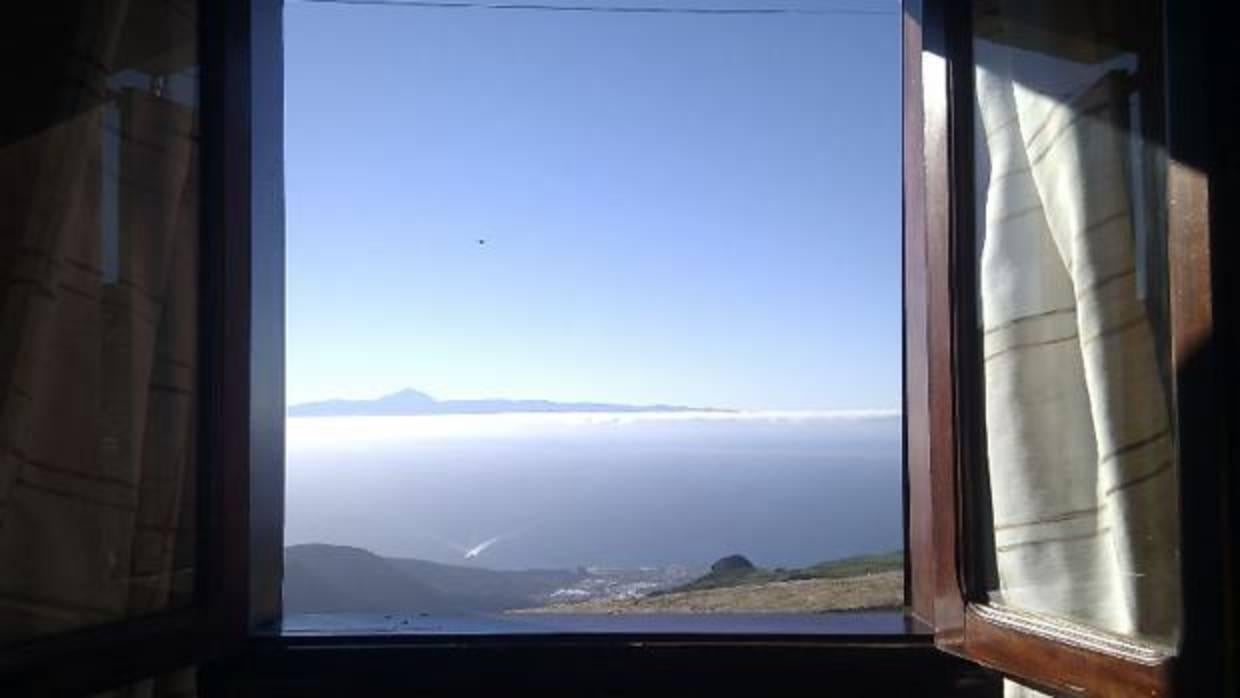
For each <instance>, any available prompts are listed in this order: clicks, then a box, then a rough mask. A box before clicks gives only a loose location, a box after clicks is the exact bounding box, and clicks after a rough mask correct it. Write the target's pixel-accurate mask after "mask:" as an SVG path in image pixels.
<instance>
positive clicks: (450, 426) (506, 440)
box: [285, 411, 903, 570]
mask: <svg viewBox="0 0 1240 698" xmlns="http://www.w3.org/2000/svg"><path fill="white" fill-rule="evenodd" d="M901 424H902V422H901V416H900V415H899V414H898V413H892V412H882V411H855V412H737V413H730V412H652V413H597V412H596V413H520V414H479V415H425V416H392V417H386V416H385V417H292V418H289V419H288V421H287V430H286V464H287V465H286V469H285V470H286V488H287V489H286V497H285V506H286V516H285V526H286V528H285V542H286V544H289V545H293V544H298V543H333V544H339V545H351V546H356V547H359V548H364V549H366V550H369V551H371V552H374V553H377V554H380V555H383V556H387V557H413V558H422V559H427V560H434V561H438V562H445V563H454V564H469V565H476V566H484V567H489V568H493V569H528V568H579V567H585V568H596V569H607V568H616V569H630V570H631V569H642V568H669V567H672V568H674V567H685V568H689V569H696V568H701V567H703V566H706V565H709V564H710V563H711V562H713V561H714V560H717V559H719V558H721V557H723V556H726V555H732V554H740V555H744V556H745V557H747V558H749V559H750V560H751V561H752V562H753V563H754V564H756V565H759V566H763V567H800V566H806V565H811V564H814V563H817V562H821V561H825V560H832V559H837V558H841V557H846V556H850V555H857V554H866V553H878V552H889V551H892V550H897V549H899V548H900V547H901V545H902V537H903V536H902V531H903V524H902V503H901V467H900V466H901ZM479 548H480V549H479ZM471 550H472V551H473V552H474V554H473V555H472V556H469V557H467V556H466V554H467V553H469V552H471Z"/></svg>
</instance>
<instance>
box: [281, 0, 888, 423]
mask: <svg viewBox="0 0 1240 698" xmlns="http://www.w3.org/2000/svg"><path fill="white" fill-rule="evenodd" d="M556 1H557V2H560V3H561V4H570V3H569V0H556ZM609 4H635V3H621V2H617V1H615V0H609ZM659 4H663V5H669V4H672V3H668V2H661V3H659ZM680 4H681V5H684V6H715V7H737V6H745V7H761V6H764V3H762V2H760V1H759V0H734V1H733V0H718V1H717V2H706V0H703V1H702V2H696V3H694V2H682V3H680ZM775 4H776V3H765V5H766V6H771V5H775ZM779 4H780V5H783V6H787V5H786V4H784V3H779ZM799 6H801V7H823V6H827V5H826V4H825V3H820V2H813V1H812V0H800V5H799ZM848 6H849V7H872V8H882V9H891V10H892V14H884V15H875V16H865V15H829V16H723V17H719V16H703V15H616V14H580V13H546V12H513V11H493V10H477V9H475V10H432V9H411V8H393V7H375V6H359V5H325V4H308V3H295V2H289V3H288V4H287V5H286V10H285V22H286V24H285V49H286V59H285V69H286V100H287V104H286V181H287V205H288V332H287V341H288V362H287V366H288V399H289V401H290V403H296V402H302V401H306V400H312V399H320V398H327V397H369V396H377V395H380V394H383V393H387V392H392V391H395V390H398V389H401V388H404V387H415V388H418V389H420V390H424V391H427V392H429V393H431V394H433V395H435V396H436V397H441V398H466V397H514V398H545V399H552V400H600V401H615V402H624V403H649V402H665V403H675V404H684V405H700V406H716V407H732V408H741V409H837V408H838V409H844V408H891V407H898V406H899V404H900V398H899V395H900V220H901V216H900V130H899V129H900V101H899V91H900V85H899V65H900V64H899V59H900V57H899V30H900V25H899V16H898V15H897V14H895V9H896V3H894V2H888V3H875V2H869V3H867V2H866V1H865V0H856V2H854V3H853V4H851V5H848ZM480 239H481V240H485V241H486V242H485V244H481V245H480V244H479V243H478V241H479V240H480Z"/></svg>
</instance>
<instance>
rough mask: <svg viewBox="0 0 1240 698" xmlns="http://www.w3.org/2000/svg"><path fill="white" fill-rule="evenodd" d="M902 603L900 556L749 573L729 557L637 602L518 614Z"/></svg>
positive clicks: (820, 608)
mask: <svg viewBox="0 0 1240 698" xmlns="http://www.w3.org/2000/svg"><path fill="white" fill-rule="evenodd" d="M903 603H904V554H903V552H893V553H885V554H882V555H862V556H856V557H850V558H844V559H841V560H832V561H829V562H823V563H819V564H817V565H813V566H810V567H803V568H798V569H782V568H777V569H773V570H768V569H762V568H760V567H754V566H752V565H751V564H750V563H749V561H748V560H746V559H745V558H743V557H741V556H739V555H734V556H729V557H727V558H724V559H722V560H720V561H719V562H716V563H715V565H713V566H712V569H711V571H710V572H709V573H707V574H706V575H704V576H702V577H699V578H698V579H695V580H694V581H692V582H689V583H688V584H684V585H681V586H679V587H676V588H674V589H669V590H666V591H659V592H654V593H651V594H647V595H645V596H641V597H636V598H627V599H594V600H590V601H584V602H579V603H561V604H551V605H548V606H542V607H538V608H530V609H522V610H521V611H517V613H714V612H720V613H721V612H806V613H821V612H826V611H844V610H858V609H866V608H895V607H899V606H901V605H903Z"/></svg>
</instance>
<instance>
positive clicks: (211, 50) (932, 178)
mask: <svg viewBox="0 0 1240 698" xmlns="http://www.w3.org/2000/svg"><path fill="white" fill-rule="evenodd" d="M1168 6H1176V7H1175V9H1174V10H1173V11H1172V12H1171V14H1170V15H1169V16H1168V23H1169V26H1172V27H1173V29H1174V30H1173V31H1168V33H1167V35H1168V51H1167V54H1168V76H1169V78H1170V79H1169V85H1168V86H1169V90H1170V91H1169V94H1168V103H1169V104H1172V105H1174V109H1173V113H1172V114H1171V119H1170V121H1169V126H1170V129H1169V135H1170V143H1171V146H1172V150H1171V154H1172V157H1173V163H1172V166H1171V167H1170V171H1169V174H1168V181H1169V183H1170V187H1171V189H1172V192H1173V200H1172V206H1171V212H1170V216H1171V252H1172V254H1171V263H1172V269H1171V276H1172V284H1173V291H1178V293H1174V294H1173V297H1172V301H1173V303H1172V305H1173V315H1172V319H1173V325H1174V333H1175V345H1174V346H1175V359H1176V364H1175V365H1176V367H1177V384H1178V390H1179V399H1178V402H1177V404H1178V405H1179V414H1178V415H1177V416H1178V417H1179V420H1180V423H1181V441H1182V444H1181V460H1182V462H1183V463H1184V466H1183V469H1184V473H1183V477H1182V482H1183V492H1182V497H1183V502H1184V504H1185V509H1184V510H1185V515H1184V519H1183V523H1184V526H1183V530H1184V538H1185V539H1184V541H1183V543H1182V554H1183V561H1184V577H1185V580H1186V582H1197V583H1199V585H1197V586H1188V585H1186V589H1190V588H1191V589H1192V590H1193V603H1192V604H1189V605H1188V606H1187V607H1186V608H1185V638H1184V643H1183V647H1182V651H1181V653H1180V655H1179V656H1178V657H1177V661H1176V663H1175V665H1174V666H1170V667H1156V669H1155V670H1149V668H1148V667H1144V668H1143V667H1142V666H1140V665H1139V663H1136V662H1132V661H1130V660H1128V659H1125V658H1124V657H1122V656H1118V655H1117V654H1116V653H1115V652H1110V651H1103V650H1102V649H1100V648H1098V647H1091V646H1089V645H1088V643H1084V646H1082V645H1081V644H1080V643H1078V644H1071V643H1067V642H1059V641H1055V640H1051V639H1048V638H1047V637H1046V636H1045V634H1039V633H1038V632H1037V631H1038V628H1034V627H1032V626H1031V625H1030V624H1029V623H1025V624H1021V623H1014V622H1010V621H1011V619H1008V618H997V617H996V616H995V615H994V614H991V613H987V612H986V611H985V610H981V609H979V606H978V605H977V602H978V600H979V599H980V597H979V596H978V592H980V591H981V590H979V589H977V588H976V585H975V584H973V583H971V582H970V581H969V580H968V578H967V577H968V575H967V573H968V572H969V568H970V566H969V564H968V559H969V554H970V551H969V549H968V546H967V545H965V544H964V543H965V541H966V540H967V538H968V537H967V536H966V535H965V534H966V533H967V531H968V530H969V529H968V525H969V516H970V512H969V510H968V507H966V506H965V504H966V502H967V498H966V497H964V496H963V493H964V492H967V491H970V490H969V489H968V488H969V487H971V486H972V484H973V483H971V482H970V477H971V474H972V473H973V472H974V471H975V469H976V463H974V461H975V460H976V455H977V454H976V453H972V454H971V453H969V452H968V449H967V448H965V447H964V446H963V444H964V443H965V440H964V439H962V438H960V437H961V434H962V433H963V429H962V425H967V424H968V419H969V417H968V414H967V411H966V409H964V408H965V407H967V405H964V404H961V403H962V402H963V401H962V400H959V399H958V396H961V395H964V394H967V391H968V390H970V389H971V388H970V387H969V384H968V380H969V379H970V377H969V376H968V375H967V374H966V373H965V372H963V371H960V370H958V367H959V366H961V365H963V364H962V361H961V358H962V355H963V353H964V352H966V351H967V338H965V339H962V337H964V334H963V333H962V332H961V330H960V324H961V316H962V313H963V312H967V311H968V309H967V308H962V307H961V304H960V303H959V302H958V299H959V294H958V293H957V291H958V289H959V288H961V286H962V284H965V283H968V282H969V281H970V278H971V277H969V276H968V274H969V273H970V272H969V271H968V268H969V267H971V266H972V264H973V260H971V259H968V260H962V259H960V258H959V257H960V255H959V254H958V250H959V249H960V244H959V243H960V240H961V236H963V235H967V234H968V232H969V231H968V229H967V227H966V226H967V224H968V221H970V217H971V216H972V211H971V207H972V198H971V196H964V194H965V193H967V192H969V189H968V187H971V186H972V185H971V177H972V171H971V157H972V153H971V147H972V144H971V143H970V142H969V141H968V139H965V138H959V137H954V135H955V134H957V133H959V129H958V125H959V124H960V123H961V120H962V119H969V118H971V113H972V101H971V100H972V93H971V80H972V78H971V66H970V65H969V63H968V51H969V43H970V41H971V38H972V37H971V36H970V35H969V31H968V18H969V8H970V4H969V3H967V2H954V1H953V0H905V2H904V17H903V35H904V46H903V53H902V56H903V72H904V77H903V101H904V119H903V143H904V168H903V189H904V201H903V206H904V266H903V283H904V322H905V332H904V343H905V344H904V386H905V395H904V408H905V409H904V428H905V444H904V449H905V462H904V499H905V501H904V504H905V538H906V544H905V554H906V560H905V584H906V593H905V596H906V616H907V618H908V628H909V629H910V630H911V631H912V633H911V634H908V635H901V636H890V637H888V636H875V635H868V636H865V635H863V636H834V637H831V636H825V637H816V638H804V637H801V638H792V637H786V638H777V637H771V636H754V635H748V636H746V635H736V636H726V637H724V636H715V637H703V636H684V637H668V636H661V637H660V636H644V635H635V634H622V635H594V636H568V637H565V636H552V637H541V638H540V637H473V638H464V637H460V636H456V637H452V636H440V637H420V638H419V637H412V636H404V637H400V636H389V637H375V636H370V637H344V636H336V637H332V638H318V639H304V638H303V639H301V640H296V639H291V638H288V637H285V636H281V635H279V634H278V633H274V634H273V633H271V632H270V631H264V630H263V629H264V628H269V627H270V626H271V625H272V624H273V623H276V622H278V620H279V618H280V615H281V602H280V597H281V584H282V576H283V569H282V568H283V518H284V462H283V460H284V453H283V429H284V397H283V392H284V361H283V357H284V334H283V326H284V315H283V312H284V311H283V307H284V302H283V301H284V298H283V293H284V291H283V285H284V264H283V260H284V228H283V215H284V210H283V206H284V203H283V166H284V163H283V152H282V148H283V137H282V136H283V123H282V122H283V89H282V86H283V55H282V54H283V46H282V43H281V38H282V29H281V24H282V21H283V18H282V13H283V3H282V1H281V0H233V1H231V2H213V1H209V0H203V1H202V3H201V7H202V8H203V17H202V32H203V33H202V38H201V41H202V43H201V51H202V63H201V65H202V83H201V92H202V95H203V101H202V125H203V128H202V132H203V135H202V145H203V149H202V152H203V155H202V163H203V164H202V167H203V187H204V189H203V228H202V229H203V239H204V249H203V278H204V284H205V287H204V289H203V294H204V296H203V305H202V309H203V326H204V328H205V331H204V339H203V356H204V357H206V360H205V361H204V368H203V371H204V373H203V376H202V385H203V386H204V401H205V402H204V404H205V408H204V410H203V416H202V420H203V422H202V425H201V429H202V433H203V434H204V435H205V437H206V438H204V439H203V440H202V441H203V446H202V448H203V452H202V453H201V454H200V459H201V460H200V463H202V464H204V465H205V466H206V467H202V468H201V475H202V477H203V482H202V485H203V487H202V488H201V490H202V491H201V495H200V496H201V500H200V516H201V524H200V531H201V539H202V548H201V550H200V555H199V567H198V571H197V575H196V589H197V592H198V595H197V597H196V599H195V603H194V605H193V606H192V607H191V608H189V609H184V610H180V611H172V612H169V613H165V614H161V615H158V616H152V617H149V618H139V619H134V620H131V621H126V622H123V623H118V624H115V625H110V626H106V627H100V628H92V629H88V630H83V631H80V632H75V633H71V634H68V635H65V636H57V637H54V638H49V639H47V640H40V641H36V642H33V643H30V644H29V645H25V646H22V647H19V648H16V649H13V650H5V651H3V652H0V687H5V688H7V687H9V686H18V687H25V688H27V689H32V690H38V691H39V693H40V694H61V693H68V692H71V691H78V692H83V691H88V690H97V689H101V688H106V687H109V686H114V685H117V684H120V683H123V682H126V681H130V680H134V679H138V678H141V677H143V676H148V675H152V674H155V673H159V672H162V671H166V670H170V669H173V668H176V667H179V666H184V665H186V664H190V663H197V664H199V666H200V667H202V668H203V671H202V673H201V675H202V677H203V680H204V683H203V685H204V693H206V694H218V695H269V694H271V695H315V694H319V695H333V694H334V692H336V691H338V689H340V688H342V687H343V688H347V689H348V690H349V691H352V692H363V691H365V690H366V689H375V690H374V694H376V695H381V694H384V693H399V694H402V695H403V694H405V693H406V692H407V691H408V690H409V689H413V688H427V687H430V688H431V689H432V690H434V687H435V686H439V687H440V688H441V689H443V690H460V687H461V686H462V685H463V684H462V677H463V676H465V677H468V682H467V684H466V685H476V686H479V687H485V686H488V685H489V686H491V687H492V688H495V687H501V686H503V687H505V688H510V689H520V688H530V689H534V690H537V689H540V688H542V689H551V690H557V691H564V690H572V689H573V688H574V687H576V688H579V689H581V690H590V689H597V687H598V686H600V685H612V686H616V687H618V688H619V689H626V688H627V689H631V690H633V691H643V690H647V691H652V690H657V689H660V688H666V687H667V686H684V687H696V686H702V685H704V684H705V685H714V686H721V687H733V688H737V687H744V686H751V687H753V688H758V689H761V688H766V689H770V688H771V687H772V686H776V687H778V686H783V687H786V688H790V689H796V688H798V687H805V686H810V685H819V686H823V685H828V684H823V683H821V682H822V681H831V682H832V683H830V684H829V685H830V686H831V687H832V688H837V689H841V690H844V689H847V688H850V687H851V688H856V689H866V690H867V691H868V692H870V693H873V694H882V693H884V692H885V693H887V694H892V693H899V692H900V691H903V690H904V689H907V688H908V687H909V686H910V685H912V684H910V682H909V681H908V677H909V676H917V677H918V679H919V680H918V681H917V682H914V683H917V684H918V685H919V686H920V688H921V689H922V690H921V691H919V692H920V693H922V694H926V695H934V694H946V693H948V692H949V691H965V690H973V691H975V693H976V694H977V695H994V694H995V692H996V688H997V686H996V683H995V681H994V676H995V675H993V674H990V673H989V672H986V671H982V670H979V669H977V668H976V665H977V664H980V665H984V666H987V667H993V668H995V669H998V670H999V671H1001V672H1003V673H1004V674H1006V675H1008V676H1011V677H1016V678H1018V679H1020V680H1022V681H1024V682H1026V683H1029V684H1031V685H1035V686H1038V687H1041V688H1044V689H1049V690H1051V691H1053V692H1067V693H1074V692H1082V691H1084V692H1089V693H1097V694H1106V695H1126V694H1133V693H1136V692H1138V691H1140V690H1145V693H1143V695H1150V694H1151V693H1152V694H1158V692H1160V691H1161V692H1164V693H1165V692H1166V691H1167V690H1168V689H1169V688H1170V687H1171V686H1172V685H1174V686H1175V687H1176V688H1178V689H1180V691H1181V693H1182V694H1183V695H1224V690H1226V688H1227V687H1231V688H1234V680H1235V679H1234V676H1233V675H1232V674H1230V673H1228V672H1229V671H1234V670H1229V669H1228V668H1227V667H1228V666H1232V667H1234V666H1235V665H1236V664H1238V663H1240V662H1237V661H1236V660H1237V656H1236V651H1237V650H1236V642H1235V628H1236V625H1237V623H1236V618H1237V614H1236V606H1235V603H1234V595H1227V594H1225V593H1224V590H1225V589H1226V588H1227V586H1226V582H1227V580H1230V579H1232V578H1231V577H1229V576H1227V575H1230V574H1231V570H1232V569H1233V568H1232V559H1233V556H1232V554H1231V553H1230V552H1229V546H1228V542H1230V541H1232V540H1234V532H1235V530H1236V516H1237V515H1236V512H1235V510H1234V508H1231V509H1229V508H1228V505H1229V501H1235V498H1234V496H1232V497H1230V498H1229V495H1230V494H1231V493H1233V492H1234V488H1235V479H1228V478H1227V473H1226V471H1227V468H1226V467H1222V466H1221V465H1219V464H1226V463H1236V462H1237V460H1236V451H1237V448H1238V446H1237V443H1236V441H1237V440H1232V441H1228V440H1227V439H1226V438H1225V437H1224V436H1223V432H1224V431H1225V430H1223V429H1222V425H1223V424H1226V423H1228V420H1230V423H1240V421H1237V418H1238V417H1240V413H1238V411H1237V402H1238V401H1237V400H1236V399H1235V397H1234V393H1231V394H1229V393H1225V392H1224V391H1223V390H1222V388H1221V385H1236V384H1237V383H1236V380H1235V378H1236V370H1237V369H1236V363H1235V362H1232V363H1230V364H1228V363H1225V362H1222V361H1221V357H1222V356H1226V355H1228V354H1229V353H1230V352H1232V351H1235V350H1236V349H1237V348H1240V340H1238V338H1237V329H1236V323H1235V322H1224V318H1225V314H1224V313H1222V312H1220V310H1219V309H1221V308H1223V307H1232V308H1234V307H1238V306H1237V303H1236V298H1237V287H1238V286H1240V279H1237V280H1228V279H1227V278H1226V275H1224V274H1221V273H1212V270H1216V269H1223V268H1226V267H1227V266H1228V264H1227V263H1228V262H1233V261H1235V260H1236V259H1237V256H1236V248H1237V246H1238V243H1237V242H1235V241H1233V240H1230V239H1228V236H1226V235H1214V236H1211V235H1210V230H1212V229H1219V230H1226V229H1234V228H1235V223H1236V222H1237V216H1236V213H1235V208H1236V207H1235V205H1234V204H1232V203H1231V202H1233V201H1236V200H1238V199H1240V197H1237V196H1227V195H1225V194H1223V193H1224V192H1227V193H1233V194H1234V193H1235V191H1236V185H1237V181H1238V180H1240V177H1237V175H1236V165H1237V157H1236V152H1237V147H1236V137H1235V136H1234V135H1233V134H1231V133H1230V132H1229V131H1228V130H1227V129H1226V128H1225V127H1224V124H1227V123H1236V122H1237V117H1238V114H1237V112H1236V109H1235V107H1234V106H1223V105H1222V104H1221V103H1220V102H1218V101H1216V100H1217V96H1218V95H1219V94H1221V92H1222V87H1221V86H1222V85H1224V84H1225V83H1224V80H1225V79H1227V78H1229V77H1230V75H1232V74H1233V73H1231V72H1229V66H1232V65H1234V62H1235V61H1234V55H1233V53H1234V52H1232V51H1230V50H1229V49H1227V48H1226V47H1228V46H1229V43H1228V37H1227V36H1226V34H1225V28H1226V27H1228V26H1230V25H1228V24H1226V23H1225V22H1221V21H1218V17H1215V18H1214V20H1215V21H1213V22H1206V21H1204V20H1203V18H1202V15H1201V13H1203V12H1205V10H1204V9H1203V5H1202V4H1201V3H1199V2H1196V1H1194V2H1186V3H1176V2H1168ZM1220 16H1221V15H1220ZM1206 27H1208V28H1209V29H1210V32H1211V33H1210V36H1211V37H1212V38H1213V40H1211V41H1205V42H1196V41H1195V39H1196V36H1195V32H1204V28H1206ZM1194 70H1198V71H1200V73H1199V74H1200V75H1205V76H1208V79H1205V80H1197V81H1194V80H1189V79H1180V78H1184V76H1189V75H1193V74H1194ZM1210 109H1213V110H1215V111H1214V113H1215V115H1216V117H1215V118H1214V119H1213V120H1212V121H1211V127H1210V128H1205V129H1202V128H1197V126H1199V124H1194V123H1193V121H1192V120H1191V119H1192V118H1193V117H1194V115H1202V114H1205V113H1207V111H1209V110H1210ZM954 127H957V130H955V131H954V130H953V128H954ZM1225 225H1230V226H1231V228H1227V227H1225ZM1233 237H1234V236H1233ZM1224 299H1227V300H1228V302H1227V303H1224ZM974 341H975V340H974ZM1221 371H1227V372H1228V373H1221ZM1219 376H1223V377H1224V380H1223V381H1219V380H1218V377H1219ZM973 380H976V378H975V377H974V378H973ZM1189 408H1191V409H1189ZM1224 448H1227V449H1230V450H1229V451H1227V452H1224V451H1223V450H1222V449H1224ZM1220 541H1221V543H1220ZM1203 580H1208V581H1203ZM242 648H244V651H241V650H242ZM566 657H567V658H570V659H568V660H566V659H565V658H566ZM966 660H967V661H966ZM1229 660H1230V661H1229ZM479 661H484V662H486V663H487V666H488V667H489V669H488V671H489V672H493V675H492V676H491V677H490V678H488V677H487V676H485V675H480V674H478V666H479V665H478V662H479ZM411 662H416V663H417V665H418V666H419V670H418V671H416V672H411V671H409V670H408V668H409V666H410V663H411ZM566 664H568V665H569V666H571V669H572V670H571V671H570V672H567V673H566V672H565V665H566ZM65 667H72V669H73V670H72V671H65ZM771 670H774V671H777V672H779V682H776V683H769V682H765V683H764V682H763V681H761V680H760V679H761V677H762V676H763V674H764V672H767V671H771ZM643 677H644V678H643ZM810 681H812V682H814V683H805V682H810ZM611 682H614V683H611ZM798 682H800V683H798ZM1229 682H1230V683H1229ZM32 687H33V688H32ZM884 688H888V689H890V690H888V691H884V690H883V689H884ZM28 692H30V691H28ZM17 693H18V694H20V693H21V691H20V690H19V691H17Z"/></svg>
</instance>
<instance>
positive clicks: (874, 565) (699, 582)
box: [657, 551, 904, 594]
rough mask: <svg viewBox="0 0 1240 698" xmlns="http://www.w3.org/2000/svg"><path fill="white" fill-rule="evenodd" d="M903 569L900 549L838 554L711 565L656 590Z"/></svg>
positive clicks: (790, 580)
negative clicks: (769, 565) (814, 559)
mask: <svg viewBox="0 0 1240 698" xmlns="http://www.w3.org/2000/svg"><path fill="white" fill-rule="evenodd" d="M732 557H739V556H732ZM729 559H731V558H724V560H729ZM724 560H721V561H720V562H723V561H724ZM741 560H744V558H741ZM745 562H746V563H747V562H748V561H747V560H745ZM715 565H716V566H719V563H718V562H717V563H715ZM903 569H904V553H903V552H902V551H895V552H891V553H882V554H879V555H856V556H853V557H846V558H841V559H839V560H830V561H828V562H820V563H818V564H816V565H812V566H810V567H802V568H796V569H785V568H782V567H776V568H775V569H763V568H761V567H754V566H752V565H741V566H726V565H725V566H723V567H721V568H719V569H712V570H711V571H710V572H709V573H707V574H706V575H704V576H702V577H699V578H698V579H695V580H693V581H692V582H689V583H688V584H684V585H681V586H679V587H676V588H674V589H669V590H667V591H663V592H657V593H659V594H673V593H679V592H686V591H704V590H706V589H718V588H725V587H736V586H743V585H747V584H766V583H770V582H793V581H801V580H808V579H841V578H844V577H857V576H862V575H869V574H875V573H878V572H891V571H896V570H903Z"/></svg>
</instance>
